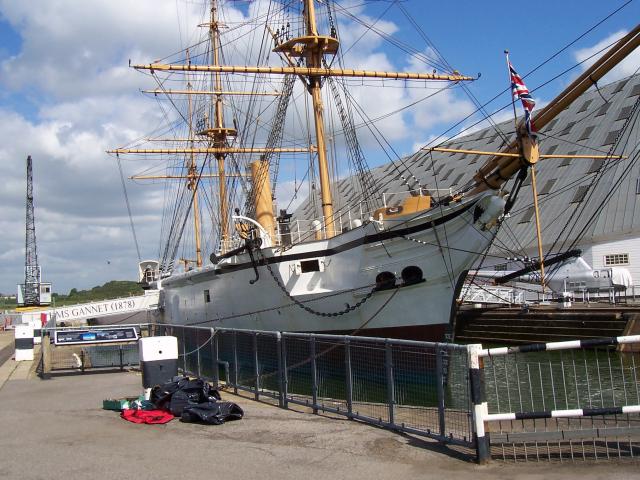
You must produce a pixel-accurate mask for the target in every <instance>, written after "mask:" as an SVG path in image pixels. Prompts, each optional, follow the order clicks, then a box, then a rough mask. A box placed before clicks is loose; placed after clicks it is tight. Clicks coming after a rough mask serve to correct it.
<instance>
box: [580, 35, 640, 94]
mask: <svg viewBox="0 0 640 480" xmlns="http://www.w3.org/2000/svg"><path fill="white" fill-rule="evenodd" d="M627 33H628V32H627V31H626V30H619V31H617V32H615V33H612V34H611V35H609V36H608V37H606V38H605V39H604V40H601V41H600V42H598V43H596V44H595V45H593V46H592V47H586V48H582V49H580V50H577V51H576V52H575V53H574V57H575V59H576V61H578V62H582V61H584V60H586V59H588V58H589V57H591V56H592V55H594V54H596V53H597V52H600V50H602V49H605V51H603V52H601V53H598V55H597V56H595V57H593V58H589V60H586V61H585V63H584V64H582V71H585V70H586V69H587V68H589V67H590V66H591V65H593V64H594V63H595V62H596V61H597V60H598V59H599V58H600V57H601V56H602V55H603V54H604V53H605V52H606V47H608V46H609V45H611V44H612V43H614V42H616V41H617V40H619V39H620V38H622V37H623V36H624V35H626V34H627ZM639 67H640V48H636V49H635V50H634V51H633V52H632V53H631V54H629V56H627V58H625V59H624V60H623V61H622V62H620V63H619V64H618V65H617V66H616V67H615V68H614V69H613V70H611V72H609V73H608V74H607V75H605V76H604V79H603V80H601V83H602V84H606V83H611V82H615V81H616V80H620V79H621V78H625V77H628V76H629V75H633V74H634V73H637V72H638V68H639Z"/></svg>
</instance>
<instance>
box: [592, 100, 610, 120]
mask: <svg viewBox="0 0 640 480" xmlns="http://www.w3.org/2000/svg"><path fill="white" fill-rule="evenodd" d="M609 105H611V104H610V103H605V104H604V105H602V106H601V107H600V108H599V109H598V111H597V112H596V114H595V116H596V117H601V116H602V115H604V114H605V113H607V110H609Z"/></svg>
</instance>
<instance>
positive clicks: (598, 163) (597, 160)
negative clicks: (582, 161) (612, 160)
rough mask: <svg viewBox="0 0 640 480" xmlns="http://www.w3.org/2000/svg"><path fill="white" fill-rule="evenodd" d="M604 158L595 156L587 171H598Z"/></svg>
mask: <svg viewBox="0 0 640 480" xmlns="http://www.w3.org/2000/svg"><path fill="white" fill-rule="evenodd" d="M604 160H605V159H604V158H594V159H593V162H591V166H590V167H589V170H587V173H596V172H597V171H598V170H600V169H601V168H602V164H603V163H604Z"/></svg>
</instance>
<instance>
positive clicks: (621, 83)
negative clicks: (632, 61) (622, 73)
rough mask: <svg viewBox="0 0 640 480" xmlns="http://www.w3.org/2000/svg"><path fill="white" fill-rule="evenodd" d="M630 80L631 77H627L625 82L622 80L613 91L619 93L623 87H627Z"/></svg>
mask: <svg viewBox="0 0 640 480" xmlns="http://www.w3.org/2000/svg"><path fill="white" fill-rule="evenodd" d="M628 81H629V79H628V78H627V79H626V80H624V81H623V82H620V83H619V84H618V87H617V88H616V89H615V90H614V91H613V93H619V92H621V91H622V89H623V88H624V87H625V85H626V84H627V82H628Z"/></svg>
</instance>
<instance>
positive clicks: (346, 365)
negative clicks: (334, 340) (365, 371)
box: [344, 337, 353, 420]
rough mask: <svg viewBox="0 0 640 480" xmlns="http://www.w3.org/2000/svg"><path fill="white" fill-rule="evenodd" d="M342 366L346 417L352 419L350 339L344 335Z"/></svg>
mask: <svg viewBox="0 0 640 480" xmlns="http://www.w3.org/2000/svg"><path fill="white" fill-rule="evenodd" d="M344 368H345V380H346V383H347V385H346V387H347V392H346V393H347V418H349V420H353V374H352V372H351V341H350V340H349V337H344Z"/></svg>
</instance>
